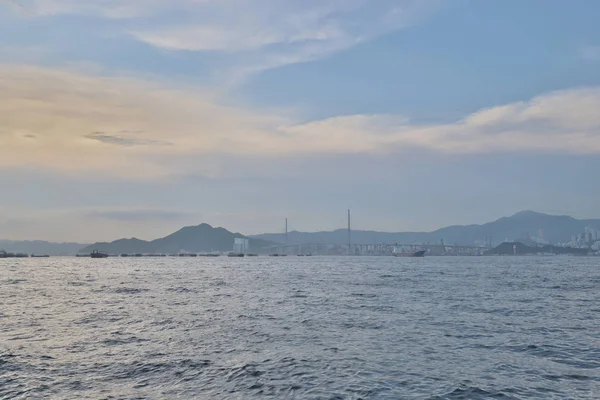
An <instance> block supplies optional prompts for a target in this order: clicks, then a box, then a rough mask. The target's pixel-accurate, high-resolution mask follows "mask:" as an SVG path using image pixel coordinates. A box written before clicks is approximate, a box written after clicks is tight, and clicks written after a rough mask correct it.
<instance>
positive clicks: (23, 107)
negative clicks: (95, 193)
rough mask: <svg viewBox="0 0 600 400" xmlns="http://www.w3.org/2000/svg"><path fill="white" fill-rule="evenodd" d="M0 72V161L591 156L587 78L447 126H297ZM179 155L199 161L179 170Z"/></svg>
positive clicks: (130, 164) (379, 121)
mask: <svg viewBox="0 0 600 400" xmlns="http://www.w3.org/2000/svg"><path fill="white" fill-rule="evenodd" d="M0 74H1V75H2V76H3V77H5V79H3V80H0V108H1V109H3V110H5V112H3V113H2V114H0V168H11V167H43V168H50V169H53V170H58V171H61V172H63V173H88V172H90V171H94V172H104V173H107V174H114V175H117V176H124V177H133V178H143V177H145V176H147V177H154V178H156V177H159V176H167V175H168V174H179V173H200V174H202V171H203V170H206V171H207V173H208V171H211V173H214V165H213V164H214V162H212V161H211V160H214V159H215V158H218V157H219V156H225V155H227V156H228V157H230V158H231V157H233V159H235V157H245V158H248V157H250V158H252V157H258V158H262V159H267V160H268V159H271V160H279V159H281V158H287V157H306V156H314V155H333V154H347V155H377V154H389V153H401V152H415V151H423V152H430V153H443V154H457V155H459V154H481V153H499V152H531V153H563V154H564V153H570V154H600V114H599V113H598V112H597V110H598V109H600V88H597V87H596V88H578V89H572V90H566V91H559V92H552V93H547V94H543V95H541V96H538V97H536V98H533V99H531V100H530V101H526V102H518V103H512V104H507V105H502V106H498V107H492V108H489V109H485V110H481V111H478V112H476V113H473V114H471V115H467V116H466V117H465V118H463V119H462V120H459V121H456V122H454V123H447V124H430V125H423V124H412V123H411V122H410V120H409V119H407V118H406V117H403V116H393V115H348V116H338V117H333V118H329V119H325V120H319V121H312V122H309V123H302V124H298V123H296V122H295V121H294V119H293V118H292V117H290V116H286V115H276V114H272V113H264V112H259V111H256V110H252V109H244V108H234V107H226V106H223V105H221V104H219V102H218V101H217V99H215V98H213V97H212V96H211V95H210V94H205V93H203V92H200V91H189V90H187V91H186V90H181V89H177V88H170V87H167V86H164V85H161V84H158V83H156V82H150V81H144V80H140V79H135V78H114V77H113V78H109V77H101V76H93V75H86V74H83V73H79V72H73V71H65V70H54V69H49V68H39V67H27V66H20V65H0ZM31 115H36V118H31ZM86 132H88V133H86ZM89 132H96V133H95V134H90V133H89ZM183 156H186V157H188V158H189V157H191V158H192V159H193V160H194V165H193V167H194V168H197V170H195V169H193V168H192V169H191V170H190V168H189V167H190V166H189V165H187V166H186V168H185V170H181V169H180V168H181V167H180V166H178V165H179V164H178V160H180V159H181V158H182V157H183ZM157 160H160V161H157ZM217 173H218V172H217Z"/></svg>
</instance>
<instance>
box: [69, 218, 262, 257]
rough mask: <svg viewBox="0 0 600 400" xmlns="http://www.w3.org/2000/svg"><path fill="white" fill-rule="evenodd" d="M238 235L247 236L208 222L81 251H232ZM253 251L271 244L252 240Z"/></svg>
mask: <svg viewBox="0 0 600 400" xmlns="http://www.w3.org/2000/svg"><path fill="white" fill-rule="evenodd" d="M235 238H246V236H244V235H242V234H241V233H232V232H230V231H228V230H227V229H224V228H213V227H212V226H210V225H208V224H201V225H197V226H187V227H185V228H182V229H180V230H178V231H177V232H175V233H172V234H170V235H169V236H166V237H164V238H160V239H155V240H152V241H150V242H147V241H145V240H140V239H136V238H132V239H119V240H115V241H114V242H110V243H106V242H102V243H94V244H92V245H90V246H87V247H84V248H82V249H80V250H79V253H82V254H87V253H91V252H92V251H93V250H98V251H101V252H104V253H109V254H122V253H128V254H134V253H142V254H143V253H161V254H166V253H179V252H196V253H199V252H210V251H230V250H232V249H233V241H234V239H235ZM249 245H250V249H251V251H255V252H258V251H260V250H261V249H262V248H263V247H268V246H269V245H270V243H269V242H268V241H265V240H262V239H250V240H249Z"/></svg>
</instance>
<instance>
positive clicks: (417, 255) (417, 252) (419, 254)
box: [392, 250, 425, 257]
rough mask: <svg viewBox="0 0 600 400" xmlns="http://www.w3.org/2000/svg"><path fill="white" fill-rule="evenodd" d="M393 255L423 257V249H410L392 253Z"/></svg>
mask: <svg viewBox="0 0 600 400" xmlns="http://www.w3.org/2000/svg"><path fill="white" fill-rule="evenodd" d="M392 254H393V255H394V257H425V250H419V251H412V252H402V253H392Z"/></svg>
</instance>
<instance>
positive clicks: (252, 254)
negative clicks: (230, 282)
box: [246, 253, 258, 257]
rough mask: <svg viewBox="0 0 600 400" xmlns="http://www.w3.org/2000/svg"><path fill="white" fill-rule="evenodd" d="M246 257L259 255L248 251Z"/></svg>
mask: <svg viewBox="0 0 600 400" xmlns="http://www.w3.org/2000/svg"><path fill="white" fill-rule="evenodd" d="M246 257H258V254H254V253H248V254H246Z"/></svg>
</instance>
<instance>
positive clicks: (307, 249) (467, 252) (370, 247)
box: [269, 243, 490, 256]
mask: <svg viewBox="0 0 600 400" xmlns="http://www.w3.org/2000/svg"><path fill="white" fill-rule="evenodd" d="M489 248H490V247H482V246H460V245H452V246H448V245H442V244H400V243H395V244H350V245H347V244H345V245H340V244H324V243H318V244H288V245H285V244H281V245H277V246H272V247H270V248H269V251H270V252H271V253H272V254H300V255H306V254H311V255H348V254H350V255H356V256H391V255H392V253H393V252H394V250H395V249H402V251H418V250H426V251H427V254H428V255H439V256H443V255H454V256H462V255H464V256H476V255H482V254H483V253H484V252H485V251H486V250H488V249H489Z"/></svg>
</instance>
